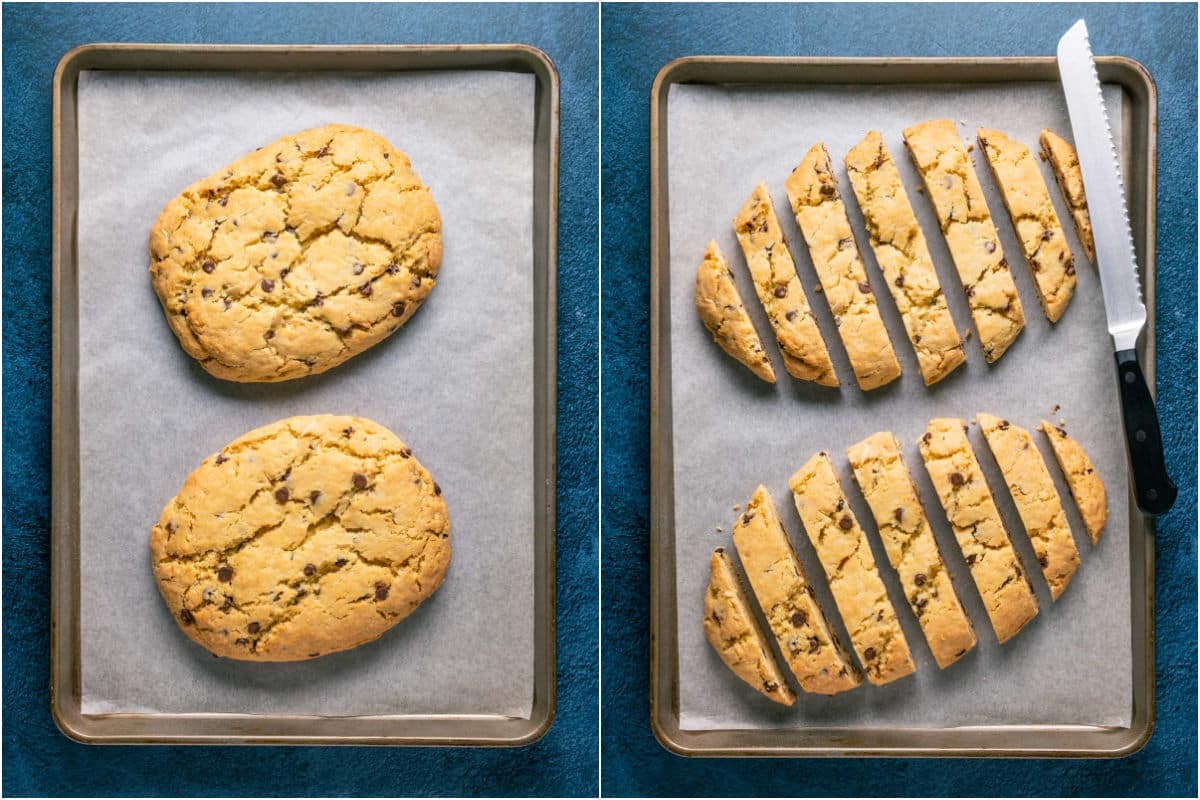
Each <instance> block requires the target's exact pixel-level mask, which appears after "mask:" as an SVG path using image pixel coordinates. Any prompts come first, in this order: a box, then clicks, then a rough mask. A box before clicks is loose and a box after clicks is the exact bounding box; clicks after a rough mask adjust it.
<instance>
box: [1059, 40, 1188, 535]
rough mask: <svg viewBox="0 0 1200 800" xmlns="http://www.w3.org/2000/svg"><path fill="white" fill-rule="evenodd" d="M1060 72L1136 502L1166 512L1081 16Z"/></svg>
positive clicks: (1141, 320)
mask: <svg viewBox="0 0 1200 800" xmlns="http://www.w3.org/2000/svg"><path fill="white" fill-rule="evenodd" d="M1058 72H1059V75H1060V76H1061V78H1062V85H1063V92H1064V93H1065V94H1066V96H1067V111H1068V113H1069V114H1070V117H1071V132H1072V133H1073V134H1074V137H1075V149H1076V150H1077V151H1078V152H1079V167H1080V169H1081V171H1082V172H1083V188H1084V192H1085V193H1086V194H1087V203H1088V214H1089V215H1090V216H1091V220H1092V229H1093V233H1094V235H1095V239H1096V264H1097V267H1098V269H1099V272H1100V286H1101V288H1102V289H1103V293H1104V311H1105V314H1106V315H1107V317H1108V332H1109V333H1110V334H1111V335H1112V340H1113V349H1114V350H1115V351H1116V360H1117V383H1118V385H1119V387H1120V392H1121V413H1122V416H1124V418H1125V442H1126V444H1127V445H1128V447H1129V461H1130V464H1131V465H1132V467H1133V488H1134V494H1135V499H1136V501H1137V505H1138V508H1140V509H1141V510H1142V511H1143V512H1144V513H1146V514H1151V515H1158V514H1164V513H1166V511H1167V510H1168V509H1169V508H1170V507H1171V505H1172V504H1173V503H1174V502H1175V495H1176V489H1175V484H1174V483H1172V482H1171V478H1170V477H1169V476H1168V475H1167V467H1166V463H1165V461H1164V458H1163V446H1162V435H1161V434H1160V433H1159V428H1158V412H1157V411H1156V410H1155V408H1154V399H1153V398H1152V397H1151V396H1150V390H1149V389H1148V388H1147V387H1146V378H1145V376H1144V375H1143V374H1142V367H1141V365H1140V364H1138V358H1137V338H1138V334H1140V333H1141V332H1142V329H1143V328H1144V327H1146V306H1145V305H1144V304H1143V303H1142V291H1141V287H1140V286H1139V284H1138V269H1137V256H1136V255H1135V254H1134V250H1133V236H1132V234H1131V233H1130V230H1129V214H1128V212H1127V211H1126V208H1125V192H1124V189H1123V186H1124V184H1123V183H1122V182H1121V165H1120V162H1119V160H1118V158H1117V150H1116V148H1115V147H1114V146H1113V140H1112V132H1111V130H1110V129H1109V126H1108V112H1107V111H1106V110H1105V107H1104V97H1103V95H1102V94H1101V92H1100V78H1099V76H1098V75H1097V74H1096V65H1095V62H1094V61H1093V60H1092V47H1091V44H1090V42H1089V41H1088V32H1087V25H1085V24H1084V22H1083V20H1079V22H1076V23H1075V24H1074V25H1073V26H1072V27H1071V29H1070V30H1069V31H1067V33H1066V35H1065V36H1063V37H1062V39H1060V40H1059V42H1058Z"/></svg>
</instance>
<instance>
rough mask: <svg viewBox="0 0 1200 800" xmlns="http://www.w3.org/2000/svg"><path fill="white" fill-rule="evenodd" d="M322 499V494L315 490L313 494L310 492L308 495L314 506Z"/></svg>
mask: <svg viewBox="0 0 1200 800" xmlns="http://www.w3.org/2000/svg"><path fill="white" fill-rule="evenodd" d="M320 499H321V493H320V492H318V491H317V490H315V489H314V490H313V491H312V492H310V493H309V495H308V502H309V503H311V504H313V505H314V506H315V505H316V504H317V501H318V500H320Z"/></svg>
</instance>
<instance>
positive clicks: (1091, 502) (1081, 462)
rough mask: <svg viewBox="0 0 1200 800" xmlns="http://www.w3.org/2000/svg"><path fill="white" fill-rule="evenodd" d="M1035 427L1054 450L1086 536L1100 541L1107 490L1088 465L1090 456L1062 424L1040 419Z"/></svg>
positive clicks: (1106, 513) (1105, 511)
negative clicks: (1057, 426) (1058, 424)
mask: <svg viewBox="0 0 1200 800" xmlns="http://www.w3.org/2000/svg"><path fill="white" fill-rule="evenodd" d="M1038 430H1040V431H1041V432H1042V433H1044V434H1046V438H1047V439H1049V440H1050V449H1051V450H1053V451H1054V458H1055V460H1057V461H1058V466H1059V469H1061V470H1062V472H1063V475H1064V476H1066V479H1067V486H1069V487H1070V489H1071V496H1072V497H1074V498H1075V505H1077V506H1079V516H1080V517H1082V518H1083V525H1084V527H1085V528H1087V532H1088V537H1089V538H1090V539H1091V540H1092V544H1096V543H1097V542H1099V541H1100V534H1101V532H1102V531H1103V530H1104V524H1105V523H1106V522H1108V494H1107V493H1106V492H1105V491H1104V481H1102V480H1100V473H1098V472H1096V470H1095V468H1094V467H1093V466H1092V460H1091V459H1090V458H1088V454H1087V453H1086V452H1084V449H1083V446H1082V445H1080V444H1079V442H1077V441H1075V440H1074V439H1072V438H1071V437H1070V436H1067V432H1066V431H1064V430H1063V429H1062V428H1056V427H1054V426H1053V425H1051V424H1050V423H1049V422H1046V420H1042V424H1041V425H1039V426H1038Z"/></svg>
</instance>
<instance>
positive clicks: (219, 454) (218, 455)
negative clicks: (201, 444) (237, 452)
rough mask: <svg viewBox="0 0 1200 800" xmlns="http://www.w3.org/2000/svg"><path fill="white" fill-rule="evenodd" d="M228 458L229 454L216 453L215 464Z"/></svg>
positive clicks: (221, 462)
mask: <svg viewBox="0 0 1200 800" xmlns="http://www.w3.org/2000/svg"><path fill="white" fill-rule="evenodd" d="M228 460H229V456H227V455H225V454H224V453H217V458H216V463H217V464H224V463H225V462H226V461H228Z"/></svg>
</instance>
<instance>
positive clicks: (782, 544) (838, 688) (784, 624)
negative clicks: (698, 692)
mask: <svg viewBox="0 0 1200 800" xmlns="http://www.w3.org/2000/svg"><path fill="white" fill-rule="evenodd" d="M733 543H734V546H735V547H737V551H738V556H739V557H740V558H741V560H742V566H743V567H744V568H745V570H746V577H747V578H749V579H750V588H751V589H753V590H754V596H755V597H756V598H757V599H758V605H759V607H760V608H761V609H762V610H763V615H764V616H765V617H766V618H767V623H768V624H769V625H770V626H771V631H772V633H774V634H775V639H776V641H778V642H779V649H780V651H781V652H782V653H783V658H784V660H785V661H786V662H787V665H788V668H789V669H791V671H792V674H793V675H795V676H796V680H797V681H798V682H799V683H800V688H801V689H803V690H804V691H806V692H813V693H815V694H837V693H838V692H844V691H846V690H847V689H853V688H854V687H856V686H858V685H859V684H860V683H862V673H861V672H859V670H858V667H857V665H855V663H854V661H853V660H852V659H851V657H850V655H849V653H847V652H846V650H845V648H844V647H843V646H842V644H841V642H839V641H838V640H837V637H836V636H835V635H834V633H833V631H831V630H830V628H829V623H828V621H827V620H826V619H825V614H824V613H823V612H822V611H821V607H820V606H819V605H817V601H816V598H815V597H814V595H813V590H812V587H811V586H810V585H809V583H808V579H807V578H805V576H804V569H803V568H802V567H801V566H800V560H799V559H798V558H796V553H795V551H794V550H792V545H791V542H789V541H788V537H787V532H786V531H784V529H783V525H782V523H780V521H779V514H778V513H777V512H776V510H775V503H774V501H773V500H772V499H771V495H769V494H768V493H767V490H766V489H765V488H764V487H762V486H759V487H758V489H756V490H755V492H754V496H753V497H751V498H750V502H749V503H747V504H746V510H745V513H743V514H742V515H741V516H740V517H738V520H737V522H735V523H734V526H733Z"/></svg>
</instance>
